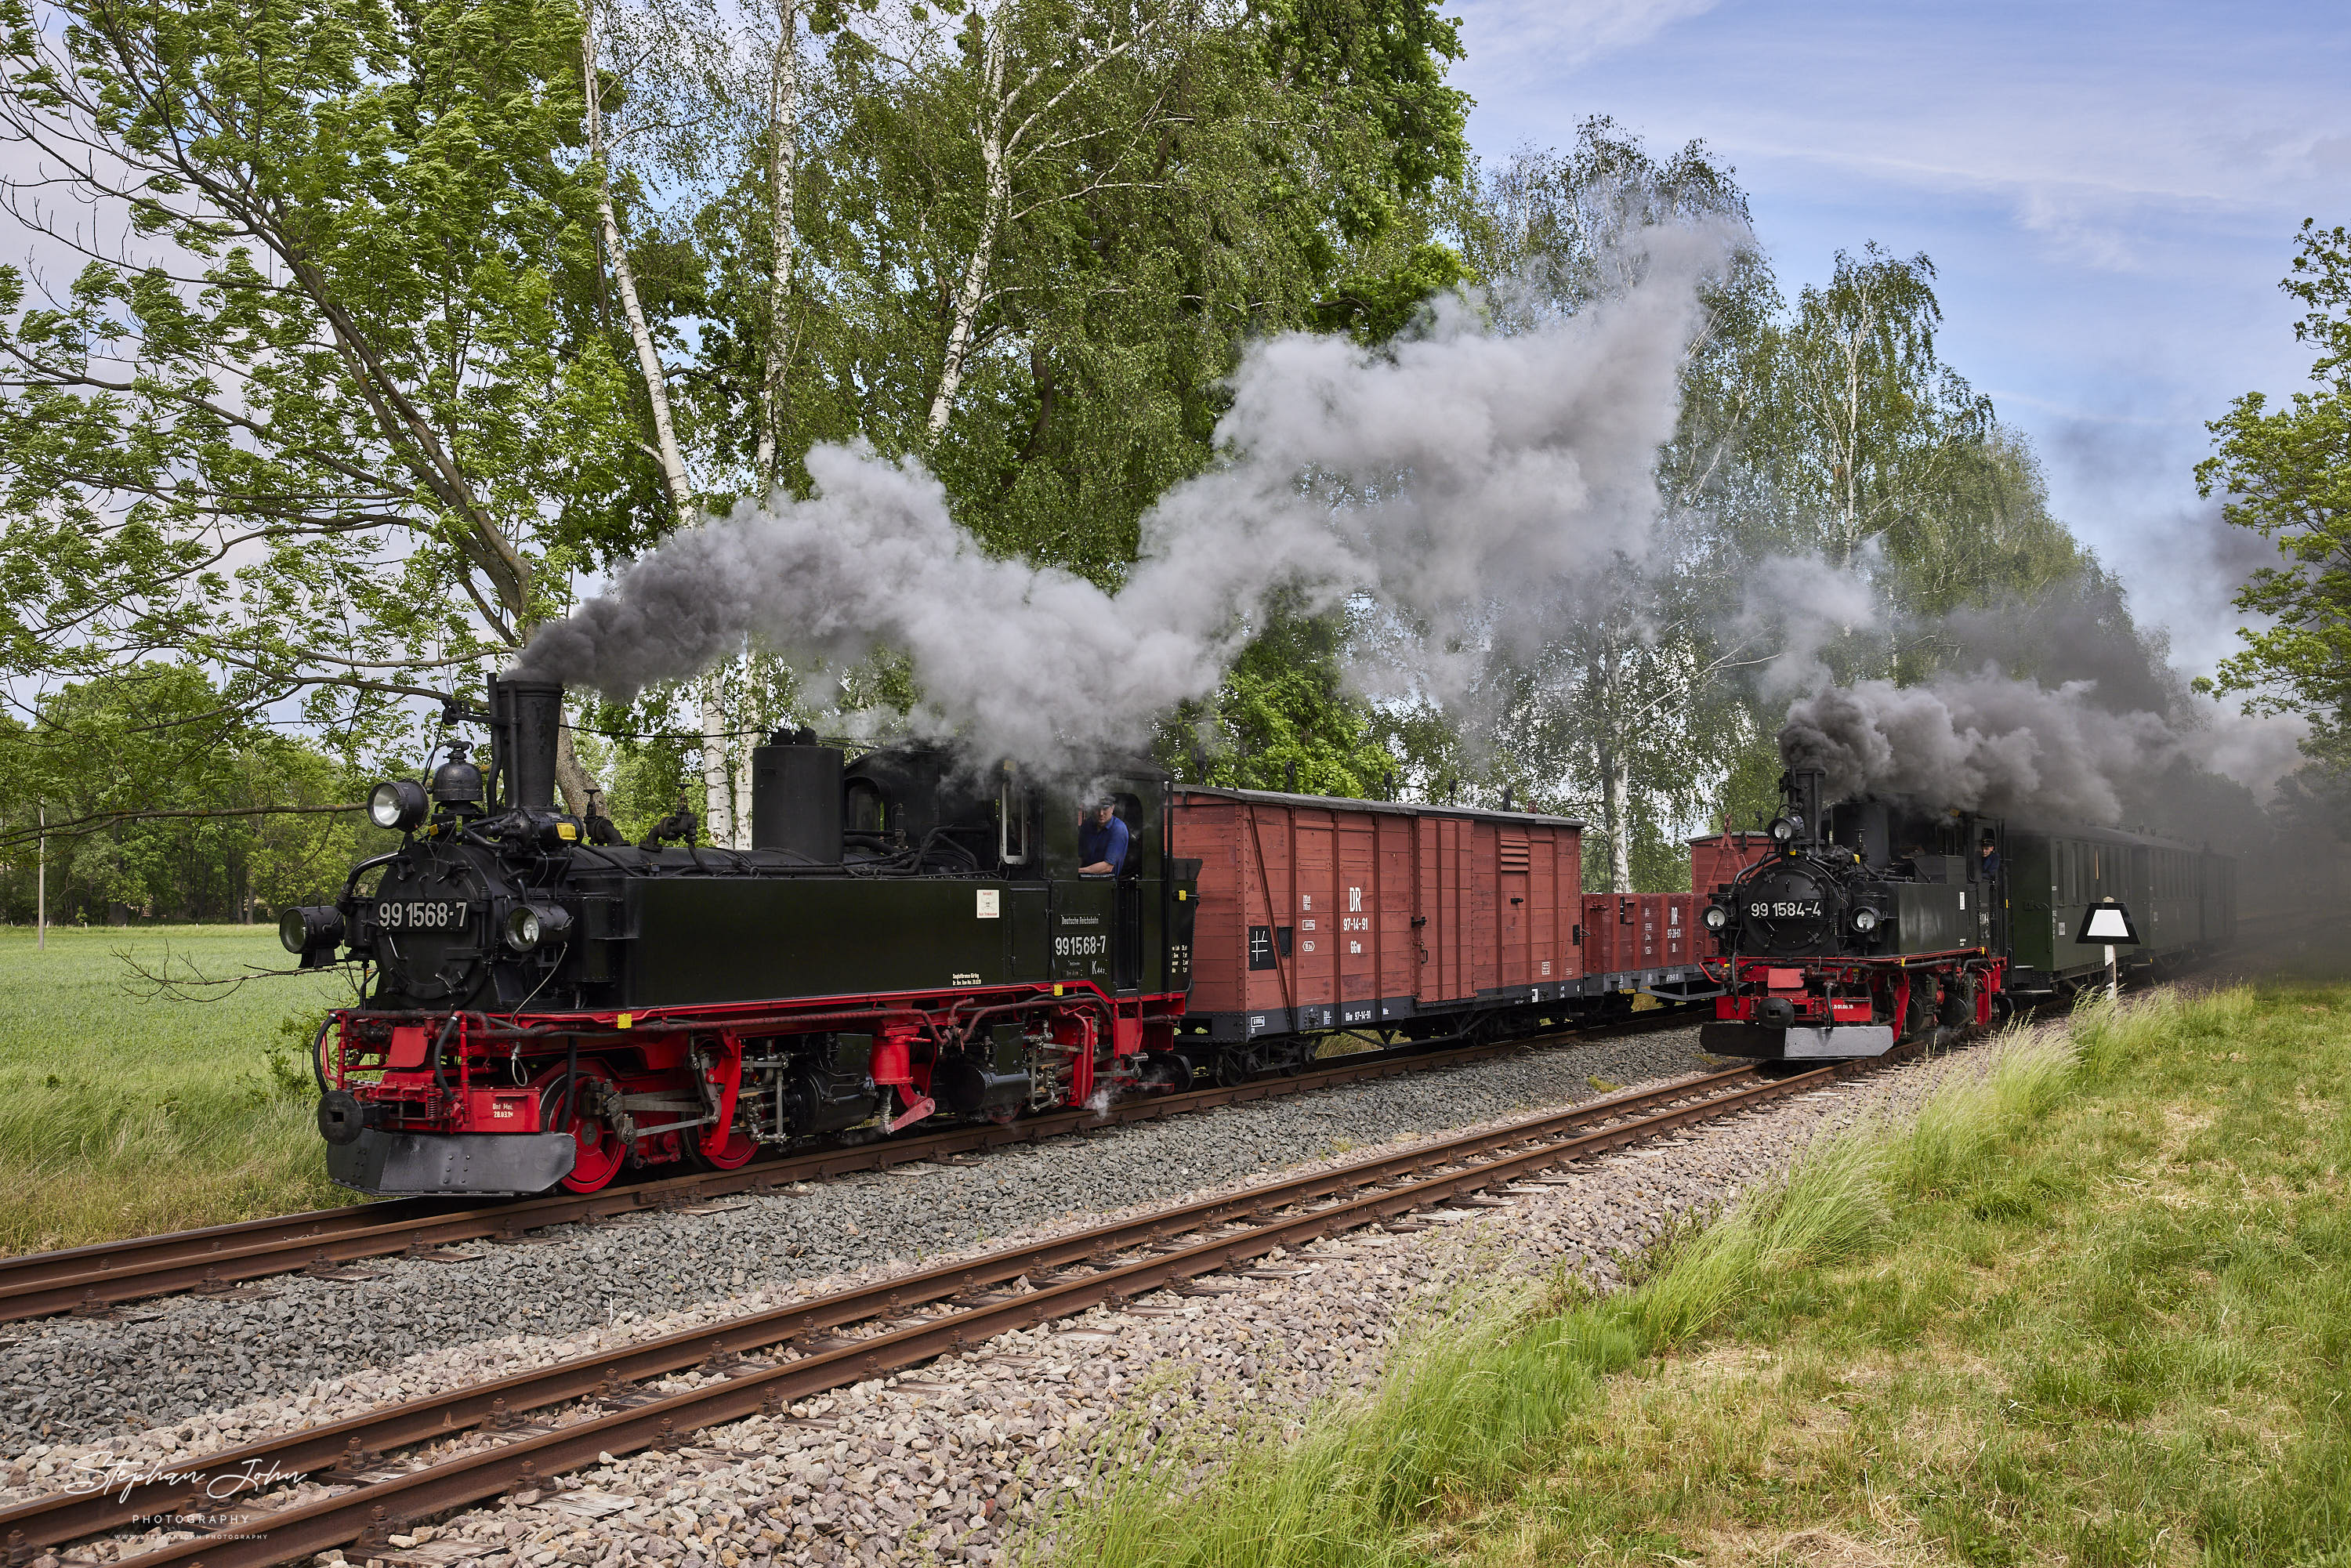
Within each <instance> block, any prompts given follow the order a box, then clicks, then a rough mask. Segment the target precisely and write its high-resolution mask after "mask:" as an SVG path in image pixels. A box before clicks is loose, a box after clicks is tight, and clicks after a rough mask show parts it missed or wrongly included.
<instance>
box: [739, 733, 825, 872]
mask: <svg viewBox="0 0 2351 1568" xmlns="http://www.w3.org/2000/svg"><path fill="white" fill-rule="evenodd" d="M751 847H752V848H753V849H755V850H788V851H789V852H791V853H793V854H796V855H798V856H799V857H800V858H801V859H802V860H805V861H810V862H814V863H816V864H819V865H837V864H839V863H840V861H841V748H840V747H834V746H819V745H818V744H817V741H816V732H815V731H814V730H810V729H800V730H794V731H791V732H789V733H787V732H785V731H782V730H778V731H777V732H776V734H775V735H774V736H773V737H770V738H769V739H768V744H767V745H765V746H762V747H758V748H756V749H755V750H753V751H752V753H751Z"/></svg>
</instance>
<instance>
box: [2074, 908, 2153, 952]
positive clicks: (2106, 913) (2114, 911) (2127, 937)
mask: <svg viewBox="0 0 2351 1568" xmlns="http://www.w3.org/2000/svg"><path fill="white" fill-rule="evenodd" d="M2076 929H2077V930H2078V931H2079V933H2080V935H2078V936H2075V937H2074V941H2076V942H2081V943H2085V944H2088V945H2090V946H2109V947H2135V946H2137V945H2138V927H2137V926H2136V925H2132V924H2131V917H2130V911H2129V910H2127V909H2126V908H2124V907H2123V906H2122V905H2121V904H2116V903H2114V902H2112V901H2111V900H2109V901H2108V902H2106V903H2105V904H2092V905H2090V907H2089V908H2087V909H2085V910H2084V911H2083V912H2082V923H2081V925H2080V926H2078V927H2077V928H2076Z"/></svg>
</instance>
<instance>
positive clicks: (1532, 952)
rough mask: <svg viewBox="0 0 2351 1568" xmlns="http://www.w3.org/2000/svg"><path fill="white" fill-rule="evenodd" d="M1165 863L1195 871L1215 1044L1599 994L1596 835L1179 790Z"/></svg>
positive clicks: (1356, 805)
mask: <svg viewBox="0 0 2351 1568" xmlns="http://www.w3.org/2000/svg"><path fill="white" fill-rule="evenodd" d="M1168 800H1169V804H1168V823H1169V827H1168V836H1169V844H1170V850H1169V852H1170V853H1172V854H1174V855H1176V856H1179V857H1182V858H1184V859H1187V860H1196V861H1198V862H1200V879H1199V901H1200V905H1199V913H1198V915H1197V916H1196V919H1195V922H1194V925H1193V930H1192V942H1193V953H1192V993H1191V998H1190V1002H1189V1005H1188V1007H1187V1009H1186V1013H1187V1017H1188V1019H1190V1020H1191V1022H1192V1023H1193V1024H1194V1025H1199V1024H1206V1025H1207V1028H1208V1030H1209V1032H1210V1033H1211V1034H1212V1036H1213V1037H1215V1038H1217V1039H1246V1038H1249V1037H1251V1036H1255V1035H1259V1034H1282V1033H1296V1032H1306V1031H1311V1030H1330V1029H1346V1028H1351V1027H1364V1026H1370V1027H1374V1028H1387V1029H1397V1030H1404V1031H1405V1032H1407V1033H1432V1034H1433V1033H1443V1032H1445V1031H1446V1030H1449V1029H1451V1028H1454V1027H1457V1025H1458V1016H1457V1015H1462V1014H1466V1013H1468V1012H1470V1011H1472V1010H1479V1011H1483V1010H1487V1009H1493V1008H1497V1007H1503V1008H1510V1007H1526V1008H1536V1007H1542V1006H1546V1005H1555V1004H1557V1003H1559V1002H1561V1001H1562V1000H1565V999H1567V998H1573V997H1575V996H1579V995H1582V994H1583V993H1584V991H1585V990H1586V989H1591V990H1593V991H1594V992H1596V991H1597V990H1598V989H1599V988H1598V987H1597V986H1590V987H1587V985H1586V983H1585V979H1584V972H1585V966H1584V964H1583V949H1582V948H1581V947H1580V946H1578V945H1577V940H1576V938H1577V936H1578V931H1577V927H1578V925H1580V924H1581V921H1582V916H1581V913H1580V912H1581V909H1582V906H1583V899H1582V896H1581V893H1582V887H1583V869H1582V867H1583V862H1582V854H1583V824H1582V823H1580V822H1574V821H1569V820H1567V819H1565V818H1563V817H1542V816H1534V815H1531V814H1528V813H1524V812H1509V811H1482V810H1469V809H1467V808H1458V807H1450V806H1406V805H1395V804H1389V803H1386V802H1383V801H1371V800H1325V799H1322V798H1320V797H1315V796H1306V795H1284V794H1273V793H1267V792H1261V791H1257V790H1242V789H1207V788H1204V787H1200V786H1196V785H1178V786H1176V787H1175V789H1173V790H1172V791H1171V793H1170V795H1169V798H1168Z"/></svg>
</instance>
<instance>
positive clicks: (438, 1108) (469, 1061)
mask: <svg viewBox="0 0 2351 1568" xmlns="http://www.w3.org/2000/svg"><path fill="white" fill-rule="evenodd" d="M1184 1003H1185V998H1183V997H1182V996H1180V995H1160V996H1142V997H1113V996H1112V995H1111V994H1110V993H1108V992H1106V991H1104V990H1102V988H1100V987H1097V986H1094V985H1091V984H1086V983H1082V982H1080V983H1071V982H1056V983H1051V984H1026V985H1019V986H1009V987H1002V988H993V989H988V990H978V991H975V990H965V989H958V990H935V991H906V992H892V993H883V994H874V995H865V996H839V997H813V998H793V999H792V1000H790V1001H789V1002H788V1003H782V1004H778V1003H775V1002H744V1003H732V1004H725V1005H717V1006H682V1007H662V1008H655V1009H642V1010H637V1011H633V1012H617V1011H607V1012H584V1013H507V1014H499V1013H490V1012H481V1011H465V1012H417V1013H383V1012H366V1011H360V1010H358V1009H343V1010H340V1011H338V1012H336V1013H335V1014H334V1015H333V1016H332V1017H331V1018H330V1019H329V1021H328V1025H327V1028H326V1030H323V1031H322V1032H321V1034H320V1036H319V1053H318V1054H319V1061H318V1066H319V1077H320V1079H321V1081H322V1082H324V1083H325V1084H326V1085H327V1086H328V1087H329V1088H332V1089H345V1088H348V1087H350V1086H352V1084H353V1083H354V1082H364V1086H365V1087H366V1089H367V1091H368V1099H369V1101H370V1103H371V1104H375V1105H380V1106H385V1107H389V1108H391V1113H390V1116H389V1118H388V1119H387V1120H386V1121H385V1122H384V1123H383V1126H384V1129H385V1130H386V1131H388V1132H394V1133H418V1134H462V1133H537V1132H540V1131H543V1130H549V1129H552V1130H556V1131H560V1130H561V1128H562V1127H563V1125H564V1124H566V1123H567V1122H569V1124H571V1125H572V1129H573V1136H574V1141H575V1143H576V1144H577V1145H578V1150H579V1153H578V1156H577V1159H576V1160H575V1163H574V1165H573V1167H572V1171H571V1174H570V1175H569V1176H564V1177H563V1178H562V1185H563V1186H565V1187H566V1188H568V1189H569V1190H570V1191H573V1192H594V1191H597V1190H599V1189H600V1188H601V1187H603V1186H606V1185H607V1184H608V1183H610V1182H611V1180H612V1178H613V1177H614V1176H617V1175H618V1174H619V1173H620V1171H621V1169H622V1167H623V1166H625V1165H626V1164H628V1163H630V1160H631V1158H632V1155H633V1159H634V1162H635V1163H636V1164H637V1165H640V1166H650V1165H662V1164H669V1163H674V1162H678V1161H684V1162H685V1163H688V1164H692V1165H697V1166H703V1167H705V1168H708V1169H713V1170H733V1169H735V1168H737V1167H738V1166H743V1165H745V1164H747V1163H748V1162H749V1161H750V1159H751V1158H752V1157H753V1156H754V1155H757V1154H758V1149H759V1145H758V1144H757V1143H756V1142H754V1141H753V1140H752V1139H751V1138H750V1137H749V1136H748V1135H747V1134H744V1133H742V1132H740V1131H739V1130H737V1128H736V1127H735V1113H736V1108H737V1099H738V1096H739V1094H740V1092H741V1089H742V1082H743V1060H744V1053H745V1050H746V1047H747V1044H748V1043H749V1042H752V1041H755V1040H766V1039H771V1038H774V1037H778V1036H786V1035H794V1034H806V1033H810V1032H814V1031H820V1030H841V1031H846V1032H852V1033H867V1032H870V1033H871V1034H872V1037H873V1042H872V1050H871V1051H870V1053H869V1060H868V1073H869V1075H870V1076H871V1077H872V1080H873V1082H874V1084H875V1085H876V1086H877V1087H881V1088H888V1089H891V1090H893V1091H894V1092H895V1093H896V1096H897V1100H898V1102H899V1103H901V1104H902V1105H904V1110H903V1111H902V1112H901V1113H899V1114H898V1115H897V1116H896V1117H894V1118H893V1119H892V1120H891V1122H890V1124H889V1128H888V1130H889V1131H891V1132H893V1133H894V1132H898V1131H902V1130H904V1128H906V1127H908V1126H911V1125H913V1124H914V1123H916V1122H918V1121H921V1120H922V1119H923V1118H924V1117H925V1116H927V1115H929V1114H930V1113H932V1111H933V1109H934V1108H935V1101H934V1100H933V1098H932V1094H931V1088H932V1085H931V1075H932V1071H933V1069H934V1067H935V1064H936V1063H937V1061H938V1059H939V1056H940V1054H941V1052H942V1051H946V1050H948V1049H951V1048H954V1047H956V1046H959V1045H961V1044H963V1043H965V1042H967V1041H969V1040H971V1039H972V1038H973V1036H974V1033H975V1031H976V1030H978V1029H979V1028H980V1027H981V1026H982V1025H983V1024H988V1023H995V1022H1004V1021H1010V1020H1011V1019H1026V1020H1029V1021H1031V1022H1035V1023H1039V1024H1041V1025H1042V1026H1043V1029H1044V1032H1045V1033H1046V1034H1047V1035H1048V1037H1049V1038H1050V1040H1051V1041H1052V1043H1053V1049H1054V1052H1055V1054H1057V1055H1059V1056H1060V1057H1061V1061H1059V1062H1057V1063H1052V1064H1050V1066H1051V1067H1052V1068H1053V1069H1055V1070H1056V1071H1053V1073H1052V1075H1051V1076H1050V1077H1049V1078H1048V1079H1047V1080H1046V1089H1047V1090H1048V1091H1049V1092H1050V1098H1049V1099H1047V1100H1046V1101H1045V1102H1044V1104H1047V1105H1054V1104H1061V1105H1082V1104H1084V1103H1087V1102H1088V1101H1089V1100H1091V1099H1092V1097H1093V1096H1094V1094H1095V1092H1096V1091H1097V1089H1098V1088H1100V1087H1102V1086H1103V1085H1105V1084H1108V1083H1110V1082H1118V1083H1120V1084H1121V1085H1122V1087H1124V1088H1130V1089H1131V1088H1137V1087H1144V1086H1152V1085H1156V1086H1161V1087H1165V1086H1169V1085H1172V1084H1174V1083H1175V1082H1182V1081H1183V1080H1184V1079H1185V1078H1187V1077H1188V1076H1189V1074H1188V1072H1186V1073H1181V1074H1179V1073H1177V1072H1176V1071H1175V1070H1174V1068H1173V1065H1172V1064H1173V1063H1174V1062H1175V1058H1174V1057H1173V1055H1172V1053H1170V1054H1169V1055H1168V1056H1167V1057H1166V1059H1165V1060H1166V1061H1168V1062H1169V1063H1170V1064H1171V1065H1170V1066H1169V1067H1168V1068H1167V1069H1166V1070H1165V1071H1159V1072H1157V1073H1154V1072H1152V1071H1149V1070H1150V1068H1151V1067H1152V1066H1153V1065H1154V1064H1153V1063H1152V1062H1151V1061H1150V1059H1149V1057H1148V1056H1147V1054H1146V1053H1149V1052H1152V1051H1160V1052H1168V1051H1169V1048H1170V1047H1171V1046H1172V1045H1173V1043H1174V1038H1175V1027H1176V1019H1178V1018H1180V1017H1181V1016H1182V1014H1183V1011H1184ZM558 1051H559V1052H560V1053H561V1054H560V1056H559V1057H556V1056H554V1054H553V1053H555V1052H558ZM550 1058H552V1060H550ZM360 1074H375V1075H377V1076H375V1077H374V1078H372V1079H358V1078H356V1077H355V1075H360ZM591 1076H592V1077H594V1078H596V1079H599V1080H601V1082H603V1083H605V1084H607V1085H609V1086H610V1087H611V1089H612V1090H613V1091H615V1092H618V1093H620V1094H622V1095H625V1096H630V1097H632V1098H637V1099H641V1100H643V1099H651V1100H660V1099H663V1098H664V1097H673V1098H674V1097H676V1096H678V1095H679V1093H680V1092H681V1091H682V1090H683V1089H684V1088H686V1087H688V1086H691V1087H692V1088H693V1089H695V1091H696V1097H697V1099H698V1101H699V1103H698V1104H697V1103H678V1104H676V1105H674V1106H658V1105H655V1106H644V1107H640V1111H641V1113H635V1114H632V1120H633V1121H634V1123H635V1124H636V1136H635V1137H634V1138H633V1139H627V1138H624V1137H623V1135H622V1131H621V1129H620V1128H619V1127H617V1126H616V1125H614V1124H612V1122H611V1121H610V1120H607V1119H601V1118H596V1119H591V1118H590V1117H588V1116H586V1115H584V1114H581V1115H574V1114H572V1109H573V1108H572V1106H571V1105H569V1104H567V1103H565V1102H566V1100H567V1099H576V1097H577V1096H578V1094H579V1092H580V1084H581V1083H582V1082H584V1081H585V1080H587V1079H588V1078H590V1077H591ZM1032 1103H1033V1102H1032ZM695 1112H699V1113H700V1114H699V1115H696V1114H694V1113H695ZM680 1124H683V1125H680ZM664 1129H673V1130H664Z"/></svg>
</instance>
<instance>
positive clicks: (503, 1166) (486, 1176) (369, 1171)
mask: <svg viewBox="0 0 2351 1568" xmlns="http://www.w3.org/2000/svg"><path fill="white" fill-rule="evenodd" d="M579 1150H580V1145H578V1144H577V1143H576V1142H575V1141H574V1140H573V1138H572V1136H571V1134H569V1133H387V1132H385V1131H383V1130H382V1129H381V1128H380V1127H369V1128H366V1129H364V1130H363V1131H361V1132H360V1135H359V1136H358V1137H357V1138H356V1139H354V1140H353V1141H351V1142H350V1143H348V1144H329V1145H327V1175H328V1176H330V1177H332V1178H333V1179H334V1181H335V1182H336V1184H337V1185H338V1186H348V1187H351V1188H354V1189H356V1190H358V1191H360V1192H364V1193H371V1194H373V1195H375V1196H377V1197H416V1196H419V1195H431V1194H436V1193H473V1194H477V1195H480V1196H482V1197H494V1196H501V1195H504V1194H507V1193H527V1192H545V1191H546V1190H547V1189H548V1188H549V1187H551V1186H554V1185H555V1184H556V1183H557V1182H559V1181H561V1180H562V1179H563V1178H564V1177H565V1176H569V1175H570V1174H571V1162H572V1160H573V1159H574V1158H576V1157H577V1156H578V1155H579Z"/></svg>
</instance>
